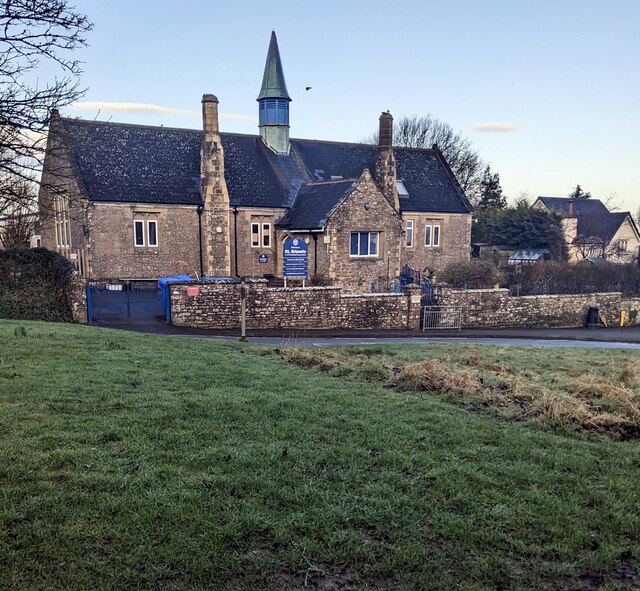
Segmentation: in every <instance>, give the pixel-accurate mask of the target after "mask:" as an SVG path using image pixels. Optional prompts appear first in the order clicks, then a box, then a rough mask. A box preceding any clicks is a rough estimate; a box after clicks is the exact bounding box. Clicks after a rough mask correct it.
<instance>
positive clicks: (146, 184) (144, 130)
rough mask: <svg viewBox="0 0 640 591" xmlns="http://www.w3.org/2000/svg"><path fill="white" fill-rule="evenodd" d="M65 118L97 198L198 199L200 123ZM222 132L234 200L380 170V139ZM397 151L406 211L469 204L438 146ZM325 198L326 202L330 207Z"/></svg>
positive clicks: (271, 197)
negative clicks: (280, 145)
mask: <svg viewBox="0 0 640 591" xmlns="http://www.w3.org/2000/svg"><path fill="white" fill-rule="evenodd" d="M60 125H61V130H62V136H63V138H64V139H65V140H66V145H67V146H68V147H69V150H70V152H71V154H72V156H73V159H74V161H75V164H76V165H77V168H78V170H79V173H80V176H81V179H82V181H83V182H84V185H85V187H86V189H87V193H88V197H89V199H91V200H92V201H112V202H114V201H115V202H133V203H164V204H194V205H195V204H197V203H199V202H200V199H201V198H200V145H201V142H202V131H200V130H192V129H173V128H167V127H150V126H142V125H130V124H122V123H111V122H101V121H86V120H82V119H66V118H63V119H61V120H60ZM220 136H221V140H222V145H223V147H224V151H225V179H226V182H227V187H228V189H229V197H230V201H231V205H232V206H236V205H237V206H243V207H268V208H285V209H286V208H289V207H291V206H292V205H293V204H294V202H295V200H296V195H297V193H298V190H299V189H300V187H301V186H302V185H303V184H304V183H309V182H317V181H330V180H332V178H331V177H337V179H334V180H340V178H342V179H351V178H359V177H360V174H361V173H362V171H363V169H365V168H368V169H369V172H371V174H372V175H374V174H375V162H376V157H377V152H378V150H377V146H370V145H364V144H350V143H341V142H327V141H318V140H301V139H292V140H291V150H290V153H289V154H276V153H274V152H273V151H272V150H270V149H269V148H268V147H267V146H265V144H264V142H263V141H262V139H261V138H260V136H256V135H242V134H232V133H221V134H220ZM395 154H396V161H397V169H398V178H399V179H401V180H403V182H404V185H405V187H406V188H407V191H408V193H409V196H408V197H401V198H400V208H401V210H402V211H415V212H432V213H469V212H470V211H471V207H470V205H469V204H468V202H467V200H466V198H465V196H464V193H463V192H462V190H461V189H460V187H459V186H458V184H457V183H456V181H455V180H454V177H453V175H452V174H451V173H450V171H449V169H448V166H447V164H446V162H445V161H444V159H443V158H442V156H441V155H440V153H439V152H438V151H437V150H421V149H410V148H397V149H396V150H395ZM323 195H324V193H323ZM323 198H324V197H323ZM327 199H328V202H327V204H326V205H325V206H323V207H324V208H325V210H326V211H330V209H331V207H329V205H330V203H331V197H327ZM327 207H328V209H327Z"/></svg>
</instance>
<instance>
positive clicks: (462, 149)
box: [363, 113, 486, 206]
mask: <svg viewBox="0 0 640 591" xmlns="http://www.w3.org/2000/svg"><path fill="white" fill-rule="evenodd" d="M363 143H370V144H377V143H378V134H377V133H374V134H373V135H372V136H370V137H367V138H365V139H364V140H363ZM393 144H394V146H396V147H406V148H431V147H432V146H433V144H438V148H440V151H441V152H442V154H443V155H444V157H445V158H446V159H447V162H448V163H449V166H450V167H451V170H452V171H453V174H454V175H455V177H456V179H457V181H458V183H460V186H461V187H462V190H463V191H464V192H465V194H466V196H467V198H468V199H469V201H471V203H472V205H474V206H475V205H476V204H477V202H478V200H479V198H480V185H481V183H482V178H483V173H484V169H485V166H486V164H485V163H484V162H483V161H482V159H481V158H480V155H479V154H478V152H476V150H474V149H473V145H472V144H471V140H469V139H468V138H465V137H464V136H463V135H462V134H461V133H460V132H456V131H454V130H453V128H452V127H451V126H450V125H449V124H448V123H445V122H444V121H440V120H439V119H437V118H436V117H434V116H433V115H431V114H430V113H428V114H427V115H423V116H421V117H420V116H418V115H411V116H404V117H400V118H398V119H396V120H395V121H394V122H393Z"/></svg>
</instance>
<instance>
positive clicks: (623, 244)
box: [618, 239, 629, 252]
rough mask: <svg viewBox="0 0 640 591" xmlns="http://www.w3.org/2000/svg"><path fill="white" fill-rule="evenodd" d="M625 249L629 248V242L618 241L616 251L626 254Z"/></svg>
mask: <svg viewBox="0 0 640 591" xmlns="http://www.w3.org/2000/svg"><path fill="white" fill-rule="evenodd" d="M627 248H629V242H628V241H627V240H622V239H620V240H618V250H619V251H620V252H627Z"/></svg>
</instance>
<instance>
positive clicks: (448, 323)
mask: <svg viewBox="0 0 640 591" xmlns="http://www.w3.org/2000/svg"><path fill="white" fill-rule="evenodd" d="M437 328H448V329H453V330H460V329H461V328H462V306H424V307H423V308H422V330H423V331H425V330H430V329H437Z"/></svg>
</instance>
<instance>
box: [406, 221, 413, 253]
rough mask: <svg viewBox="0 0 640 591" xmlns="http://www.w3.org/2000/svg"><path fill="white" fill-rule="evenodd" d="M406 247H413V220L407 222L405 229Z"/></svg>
mask: <svg viewBox="0 0 640 591" xmlns="http://www.w3.org/2000/svg"><path fill="white" fill-rule="evenodd" d="M405 239H406V242H405V244H406V246H407V248H411V247H413V220H407V229H406V232H405Z"/></svg>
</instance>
